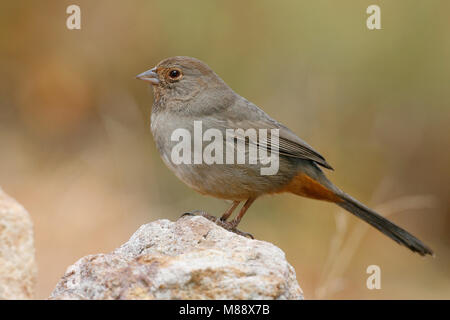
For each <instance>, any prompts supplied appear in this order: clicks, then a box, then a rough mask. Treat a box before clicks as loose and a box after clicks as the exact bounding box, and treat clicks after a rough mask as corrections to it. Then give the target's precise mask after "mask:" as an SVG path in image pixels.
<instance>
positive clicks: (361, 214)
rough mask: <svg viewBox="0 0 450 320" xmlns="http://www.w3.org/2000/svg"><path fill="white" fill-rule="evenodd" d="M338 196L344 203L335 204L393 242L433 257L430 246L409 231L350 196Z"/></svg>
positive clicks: (340, 194)
mask: <svg viewBox="0 0 450 320" xmlns="http://www.w3.org/2000/svg"><path fill="white" fill-rule="evenodd" d="M338 196H339V198H341V199H342V201H336V202H335V203H336V204H337V205H338V206H340V207H342V208H344V209H345V210H347V211H349V212H350V213H352V214H354V215H355V216H357V217H358V218H360V219H362V220H364V221H366V222H367V223H368V224H370V225H371V226H373V227H375V228H377V229H378V230H380V231H381V232H382V233H384V234H385V235H387V236H388V237H389V238H391V239H392V240H394V241H396V242H398V243H399V244H401V245H403V246H405V247H408V248H409V249H410V250H412V251H414V252H417V253H419V254H420V255H422V256H424V255H427V254H429V255H433V251H432V250H431V249H430V248H429V247H428V246H426V245H425V244H424V243H423V242H422V241H420V240H419V239H417V238H416V237H414V236H413V235H412V234H410V233H409V232H408V231H406V230H404V229H402V228H400V227H399V226H397V225H395V224H394V223H392V222H390V221H389V220H388V219H386V218H384V217H382V216H380V215H379V214H378V213H376V212H375V211H373V210H371V209H369V208H367V207H366V206H365V205H363V204H362V203H360V202H359V201H358V200H356V199H354V198H352V197H351V196H349V195H348V194H346V193H344V192H339V193H338Z"/></svg>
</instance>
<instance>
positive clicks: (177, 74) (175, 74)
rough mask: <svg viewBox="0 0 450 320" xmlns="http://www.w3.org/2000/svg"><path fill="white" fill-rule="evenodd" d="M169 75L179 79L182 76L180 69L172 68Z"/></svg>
mask: <svg viewBox="0 0 450 320" xmlns="http://www.w3.org/2000/svg"><path fill="white" fill-rule="evenodd" d="M169 77H170V78H171V79H172V80H178V79H179V78H181V71H180V70H178V69H172V70H170V71H169Z"/></svg>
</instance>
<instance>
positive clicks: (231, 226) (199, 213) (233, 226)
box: [180, 210, 255, 239]
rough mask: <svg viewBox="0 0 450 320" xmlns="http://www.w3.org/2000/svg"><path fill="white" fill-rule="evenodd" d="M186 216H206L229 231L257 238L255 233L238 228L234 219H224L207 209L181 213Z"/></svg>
mask: <svg viewBox="0 0 450 320" xmlns="http://www.w3.org/2000/svg"><path fill="white" fill-rule="evenodd" d="M185 216H201V217H204V218H206V219H208V220H210V221H212V222H214V223H215V224H217V225H218V226H220V227H222V228H224V229H225V230H227V231H230V232H233V233H236V234H238V235H240V236H243V237H247V238H250V239H255V237H253V235H252V234H251V233H248V232H244V231H241V230H239V229H237V228H236V223H235V222H234V221H224V220H222V219H220V218H217V217H216V216H213V215H210V214H209V213H207V212H205V211H201V210H194V211H192V212H185V213H183V214H182V215H181V217H180V218H182V217H185Z"/></svg>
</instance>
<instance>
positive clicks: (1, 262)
mask: <svg viewBox="0 0 450 320" xmlns="http://www.w3.org/2000/svg"><path fill="white" fill-rule="evenodd" d="M36 269H37V268H36V262H35V258H34V240H33V223H32V221H31V218H30V215H29V214H28V212H27V211H26V210H25V209H24V208H23V207H22V206H21V205H20V204H18V203H17V202H16V201H15V200H14V199H13V198H11V197H9V196H8V195H6V194H5V193H4V192H3V190H2V189H1V188H0V299H32V298H33V295H34V288H35V283H36Z"/></svg>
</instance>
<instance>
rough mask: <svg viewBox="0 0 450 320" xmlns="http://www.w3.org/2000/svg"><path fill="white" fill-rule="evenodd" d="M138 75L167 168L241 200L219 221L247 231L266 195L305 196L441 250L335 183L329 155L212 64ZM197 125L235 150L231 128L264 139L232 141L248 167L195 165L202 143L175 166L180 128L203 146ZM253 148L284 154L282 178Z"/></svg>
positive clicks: (167, 64) (416, 245)
mask: <svg viewBox="0 0 450 320" xmlns="http://www.w3.org/2000/svg"><path fill="white" fill-rule="evenodd" d="M137 78H139V79H142V80H144V81H147V82H149V83H150V84H151V85H152V86H153V91H154V103H153V108H152V113H151V131H152V133H153V137H154V139H155V142H156V146H157V148H158V151H159V153H160V154H161V156H162V159H163V160H164V162H165V163H166V165H167V166H168V167H169V168H170V169H171V170H172V171H173V172H174V173H175V175H176V176H177V177H178V178H179V179H181V180H182V181H183V182H184V183H186V184H187V185H188V186H190V187H191V188H193V189H194V190H196V191H198V192H200V193H202V194H206V195H211V196H214V197H217V198H222V199H227V200H232V201H233V203H232V205H231V207H230V208H229V209H228V210H227V211H226V212H225V213H224V214H223V215H222V217H221V218H220V220H217V219H216V222H217V223H218V224H220V225H222V226H224V227H226V228H228V229H230V230H232V231H235V232H238V233H240V232H239V231H238V230H237V229H236V227H237V226H238V224H239V222H240V221H241V219H242V217H243V216H244V214H245V212H246V211H247V210H248V208H249V207H250V206H251V204H252V203H253V202H254V201H255V200H256V199H257V198H258V197H260V196H262V195H265V194H275V193H281V192H290V193H293V194H296V195H299V196H303V197H308V198H312V199H318V200H324V201H329V202H333V203H335V204H337V205H338V206H340V207H342V208H344V209H346V210H347V211H349V212H350V213H352V214H354V215H355V216H357V217H358V218H360V219H362V220H364V221H366V222H367V223H369V224H370V225H372V226H373V227H375V228H376V229H378V230H379V231H381V232H382V233H384V234H385V235H387V236H388V237H390V238H391V239H393V240H394V241H396V242H398V243H399V244H401V245H404V246H406V247H408V248H409V249H411V250H412V251H414V252H417V253H419V254H420V255H426V254H432V253H433V252H432V250H431V249H430V248H429V247H427V246H426V245H425V244H424V243H422V242H421V241H420V240H419V239H417V238H416V237H414V236H413V235H411V234H410V233H408V232H407V231H406V230H404V229H402V228H400V227H398V226H397V225H395V224H394V223H392V222H390V221H389V220H387V219H386V218H383V217H382V216H381V215H379V214H378V213H376V212H375V211H373V210H371V209H369V208H367V207H366V206H365V205H363V204H362V203H360V202H359V201H357V200H355V199H354V198H352V197H351V196H349V195H348V194H346V193H344V192H343V191H341V190H340V189H339V188H337V187H336V186H335V185H333V184H332V183H331V182H330V181H329V180H328V179H327V178H326V176H325V174H324V173H323V171H322V169H321V168H320V167H324V168H327V169H332V168H331V166H330V165H329V164H328V163H327V162H326V161H325V159H324V157H322V156H321V155H320V154H319V153H318V152H317V151H315V150H314V149H313V148H312V147H311V146H309V145H308V144H307V143H306V142H304V141H303V140H302V139H300V138H299V137H297V136H296V135H295V134H294V133H293V132H292V131H291V130H289V129H288V128H287V127H285V126H283V125H282V124H280V123H279V122H278V121H276V120H274V119H272V118H271V117H270V116H269V115H267V114H266V113H265V112H264V111H262V110H261V109H260V108H258V107H257V106H256V105H254V104H253V103H251V102H249V101H248V100H246V99H244V98H243V97H241V96H239V95H238V94H236V93H235V92H234V91H233V90H232V89H231V88H230V87H229V86H228V85H227V84H226V83H225V82H224V81H223V80H222V79H221V78H220V77H219V76H218V75H217V74H215V73H214V71H213V70H211V69H210V68H209V67H208V66H207V65H206V64H205V63H203V62H201V61H199V60H197V59H194V58H190V57H172V58H167V59H165V60H163V61H161V62H160V63H159V64H158V65H157V66H156V67H154V68H153V69H151V70H148V71H146V72H143V73H141V74H139V75H138V76H137ZM196 121H197V124H198V123H200V121H201V126H202V130H208V129H215V130H216V131H214V132H215V134H214V135H213V136H214V137H215V138H216V139H223V141H219V145H222V147H223V148H222V149H223V150H225V149H226V147H227V146H230V140H228V139H227V138H226V137H227V130H230V129H232V130H237V129H243V130H248V129H255V130H256V131H258V137H257V138H256V139H255V137H250V135H249V136H247V135H246V134H236V135H235V136H234V138H233V139H234V140H232V142H233V143H231V145H233V149H230V150H232V151H236V154H237V156H239V154H238V153H239V152H242V149H239V148H238V147H236V146H237V145H238V144H239V143H242V144H243V145H244V146H245V149H244V154H245V159H246V161H245V163H242V162H241V163H239V162H237V163H236V161H234V162H227V161H215V162H213V163H211V161H209V162H208V163H207V161H195V156H196V155H195V153H196V152H197V154H199V153H200V154H202V152H205V148H206V147H205V146H204V144H202V145H201V146H200V150H197V151H195V150H194V151H193V152H192V154H190V155H189V154H183V155H182V156H185V158H184V159H185V160H186V159H187V160H192V158H194V160H193V161H190V162H189V161H184V162H182V163H180V162H179V161H174V159H173V155H174V153H173V152H174V148H176V146H177V145H178V144H179V143H180V140H177V139H174V132H180V131H179V130H178V131H177V129H182V130H184V131H182V132H184V133H189V134H190V138H189V139H190V140H189V141H185V142H186V143H187V145H191V146H192V145H195V143H196V142H195V141H194V140H195V136H196V130H197V131H198V129H196V125H195V122H196ZM259 129H266V130H271V129H276V130H278V131H277V132H278V141H276V140H277V139H276V138H275V136H274V138H272V136H270V137H266V138H265V139H264V138H262V137H261V134H260V133H259ZM211 132H212V131H211ZM197 133H198V132H197ZM205 133H206V131H205ZM217 133H221V134H222V135H221V136H220V135H218V134H217ZM211 140H212V138H211ZM215 142H217V141H215ZM252 146H253V147H255V146H256V147H258V148H262V147H265V148H266V149H267V150H268V151H271V152H272V153H271V155H277V159H278V170H277V171H276V173H274V174H262V173H261V172H262V171H261V169H262V168H264V167H267V165H265V164H263V163H262V162H257V163H250V161H249V159H250V158H249V157H250V155H251V154H250V153H251V151H250V149H251V148H250V147H252ZM194 149H195V147H194ZM220 149H221V148H218V149H217V150H220ZM217 150H216V151H217ZM183 152H186V150H184V151H183ZM233 157H234V154H233ZM197 160H198V159H197ZM216 160H217V158H216ZM219 160H220V159H219ZM233 160H234V158H233ZM243 201H245V204H244V205H243V207H242V208H241V210H240V212H239V214H238V215H237V217H236V218H235V219H233V220H232V221H229V222H228V221H227V219H228V218H229V217H230V216H231V214H232V213H233V211H234V210H235V209H236V208H237V206H238V205H239V204H240V202H243ZM209 218H210V219H211V217H209ZM241 234H242V233H241Z"/></svg>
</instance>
